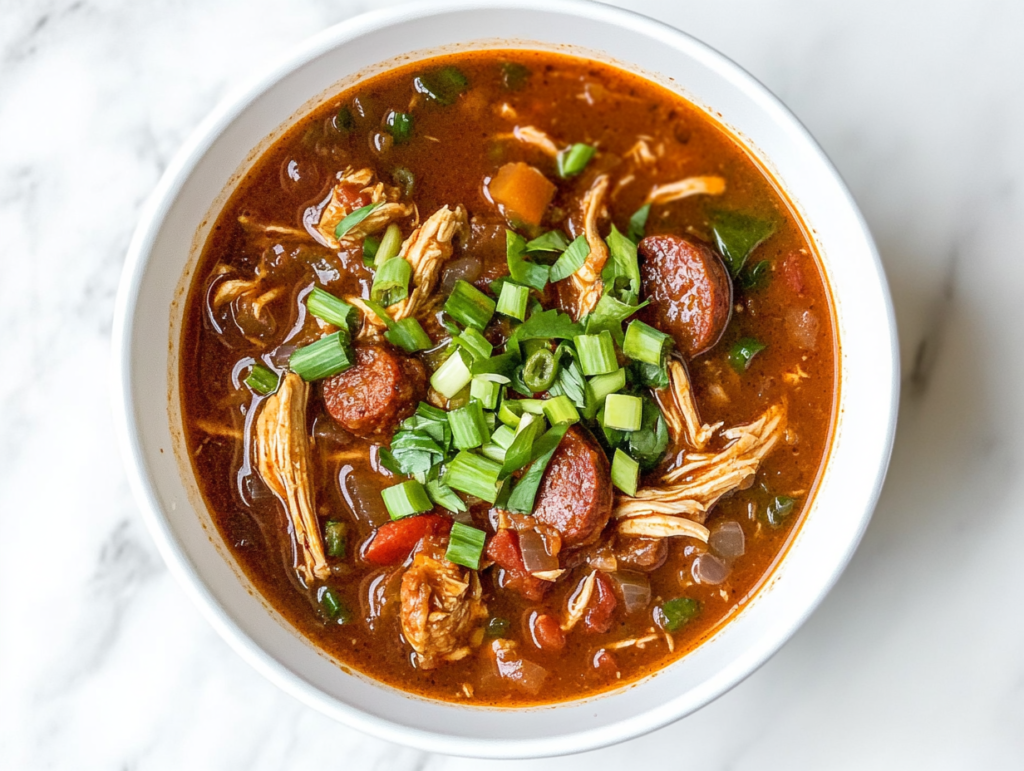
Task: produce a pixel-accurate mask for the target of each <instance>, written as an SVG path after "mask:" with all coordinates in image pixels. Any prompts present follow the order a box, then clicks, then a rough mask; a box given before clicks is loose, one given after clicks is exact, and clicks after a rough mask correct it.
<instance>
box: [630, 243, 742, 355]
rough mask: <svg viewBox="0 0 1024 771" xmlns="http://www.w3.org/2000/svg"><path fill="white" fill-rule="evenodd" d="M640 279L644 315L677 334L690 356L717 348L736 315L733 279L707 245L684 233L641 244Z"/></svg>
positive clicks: (655, 324)
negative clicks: (643, 297)
mask: <svg viewBox="0 0 1024 771" xmlns="http://www.w3.org/2000/svg"><path fill="white" fill-rule="evenodd" d="M640 257H641V259H642V260H643V262H641V263H640V277H641V279H642V281H643V290H644V296H645V297H646V298H647V299H648V300H650V305H648V306H647V307H646V308H644V309H643V311H641V313H642V318H643V320H644V321H646V322H647V323H648V324H650V325H651V326H654V327H657V328H658V329H660V330H661V331H662V332H666V333H668V334H670V335H672V337H674V338H675V341H676V344H677V345H678V346H679V350H680V351H681V352H682V353H683V354H685V355H686V356H687V357H693V356H697V355H698V354H701V353H704V352H705V351H707V350H708V349H709V348H711V347H712V346H714V344H715V343H717V342H718V340H719V338H720V337H721V336H722V332H724V331H725V327H726V325H727V324H728V323H729V317H730V316H731V315H732V281H731V280H730V278H729V272H728V271H727V270H726V267H725V263H723V262H722V258H721V257H719V256H718V254H717V253H716V252H715V251H714V250H713V249H712V248H711V247H709V246H708V245H707V244H703V243H701V242H699V241H695V240H691V239H688V238H683V237H681V236H648V237H647V238H645V239H643V240H642V241H641V242H640Z"/></svg>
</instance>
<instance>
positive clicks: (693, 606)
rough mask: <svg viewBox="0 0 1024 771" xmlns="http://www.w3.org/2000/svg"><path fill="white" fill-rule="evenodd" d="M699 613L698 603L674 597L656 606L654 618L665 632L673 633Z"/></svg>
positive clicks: (686, 598) (687, 598) (685, 598)
mask: <svg viewBox="0 0 1024 771" xmlns="http://www.w3.org/2000/svg"><path fill="white" fill-rule="evenodd" d="M699 613H700V603H699V602H697V601H696V600H693V599H690V598H689V597H676V598H675V599H673V600H666V601H665V602H663V603H661V605H659V606H658V608H657V610H656V613H655V617H656V620H657V621H658V623H659V624H660V625H661V626H662V628H663V629H664V630H665V631H666V632H675V631H676V630H677V629H679V628H680V627H682V626H684V625H685V624H686V623H688V622H689V621H692V620H693V619H695V618H696V617H697V614H699Z"/></svg>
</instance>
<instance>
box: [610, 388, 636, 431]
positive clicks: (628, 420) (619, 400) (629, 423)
mask: <svg viewBox="0 0 1024 771" xmlns="http://www.w3.org/2000/svg"><path fill="white" fill-rule="evenodd" d="M643 411H644V402H643V399H641V398H640V397H639V396H628V395H626V394H608V397H607V398H606V399H605V402H604V425H605V427H607V428H615V429H618V430H619V431H638V430H640V424H641V422H642V419H643Z"/></svg>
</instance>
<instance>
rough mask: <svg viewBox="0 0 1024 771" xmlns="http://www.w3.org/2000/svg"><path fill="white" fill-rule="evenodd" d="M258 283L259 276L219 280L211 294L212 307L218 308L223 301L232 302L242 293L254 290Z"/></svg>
mask: <svg viewBox="0 0 1024 771" xmlns="http://www.w3.org/2000/svg"><path fill="white" fill-rule="evenodd" d="M259 285H260V278H259V277H258V276H257V277H256V278H251V279H247V278H231V279H228V280H227V281H221V282H220V283H219V284H218V285H217V291H216V292H214V295H213V309H214V310H220V307H221V306H222V305H224V304H225V303H230V302H234V301H235V300H237V299H238V298H239V297H241V296H242V295H244V294H249V293H250V292H254V291H255V290H256V289H257V288H258V287H259Z"/></svg>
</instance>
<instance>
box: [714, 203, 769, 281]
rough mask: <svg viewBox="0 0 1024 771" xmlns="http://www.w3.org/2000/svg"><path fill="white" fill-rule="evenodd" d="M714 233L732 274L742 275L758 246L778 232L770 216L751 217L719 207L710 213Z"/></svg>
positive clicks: (719, 249) (734, 275) (716, 242)
mask: <svg viewBox="0 0 1024 771" xmlns="http://www.w3.org/2000/svg"><path fill="white" fill-rule="evenodd" d="M710 219H711V232H712V233H713V234H714V236H715V244H716V245H717V246H718V251H719V252H720V253H721V255H722V257H724V258H725V264H726V266H727V267H728V268H729V273H730V274H732V276H733V277H736V276H738V275H739V273H740V271H741V270H743V265H744V264H745V263H746V261H747V258H748V257H749V256H750V254H751V252H753V251H754V250H755V249H756V248H757V247H758V246H760V245H761V244H762V243H764V241H766V240H767V239H768V237H769V236H770V235H771V234H772V233H774V232H775V223H774V222H773V221H772V220H769V219H763V218H760V217H752V216H750V215H749V214H742V213H741V212H735V211H725V210H722V209H719V210H718V211H715V212H713V213H712V215H711V218H710Z"/></svg>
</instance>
